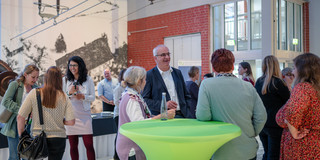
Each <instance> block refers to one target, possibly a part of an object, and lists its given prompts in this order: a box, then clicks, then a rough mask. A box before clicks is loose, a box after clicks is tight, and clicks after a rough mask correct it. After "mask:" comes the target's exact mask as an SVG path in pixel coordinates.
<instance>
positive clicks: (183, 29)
mask: <svg viewBox="0 0 320 160" xmlns="http://www.w3.org/2000/svg"><path fill="white" fill-rule="evenodd" d="M128 32H129V33H130V34H129V35H128V67H129V66H133V65H137V66H142V67H144V68H145V69H146V70H149V69H151V68H153V67H154V66H155V65H156V63H155V61H154V59H153V55H152V50H153V48H154V47H156V46H157V45H158V44H163V43H164V38H165V37H170V36H178V35H184V34H190V33H200V34H201V63H202V75H203V74H204V73H208V72H210V69H209V67H210V58H209V57H210V55H211V54H210V5H203V6H198V7H194V8H189V9H185V10H180V11H175V12H170V13H166V14H161V15H156V16H152V17H147V18H141V19H137V20H132V21H128Z"/></svg>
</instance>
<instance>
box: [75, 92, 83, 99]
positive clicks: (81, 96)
mask: <svg viewBox="0 0 320 160" xmlns="http://www.w3.org/2000/svg"><path fill="white" fill-rule="evenodd" d="M84 98H85V97H84V94H82V93H77V94H76V99H78V100H82V99H84Z"/></svg>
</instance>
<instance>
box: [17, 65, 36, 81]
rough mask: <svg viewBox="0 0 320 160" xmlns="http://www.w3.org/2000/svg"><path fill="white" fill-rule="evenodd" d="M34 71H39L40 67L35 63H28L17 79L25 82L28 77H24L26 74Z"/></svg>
mask: <svg viewBox="0 0 320 160" xmlns="http://www.w3.org/2000/svg"><path fill="white" fill-rule="evenodd" d="M33 71H38V72H39V68H38V67H37V66H36V65H34V64H28V65H26V66H25V67H24V69H23V71H22V72H21V73H20V74H19V76H18V77H17V78H16V81H18V82H22V83H24V81H25V79H26V77H24V74H31V73H32V72H33Z"/></svg>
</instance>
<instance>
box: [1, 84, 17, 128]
mask: <svg viewBox="0 0 320 160" xmlns="http://www.w3.org/2000/svg"><path fill="white" fill-rule="evenodd" d="M19 88H20V85H19V87H18V88H17V89H16V92H15V93H14V96H13V98H12V100H13V101H14V102H16V99H17V92H18V89H19ZM11 115H12V112H11V111H9V110H8V109H7V107H5V106H3V105H2V104H1V105H0V122H1V123H7V122H8V121H9V119H10V117H11Z"/></svg>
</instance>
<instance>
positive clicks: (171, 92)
mask: <svg viewBox="0 0 320 160" xmlns="http://www.w3.org/2000/svg"><path fill="white" fill-rule="evenodd" d="M153 56H154V60H155V62H156V63H157V66H156V67H154V68H153V69H151V70H149V71H148V72H147V78H146V81H147V82H146V86H145V88H144V90H143V93H142V96H143V98H144V100H145V101H146V103H147V104H148V107H149V109H150V110H151V112H152V114H153V115H158V114H160V105H161V99H162V92H165V93H166V100H167V106H168V109H176V117H179V118H189V117H190V116H191V115H190V107H189V105H188V103H189V101H190V99H191V97H190V94H189V93H188V91H187V89H186V84H185V82H184V79H183V76H182V74H181V71H180V70H178V69H176V68H173V67H171V66H170V52H169V49H168V47H166V46H165V45H158V46H157V47H155V48H154V49H153Z"/></svg>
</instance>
